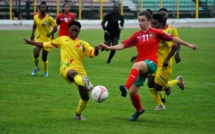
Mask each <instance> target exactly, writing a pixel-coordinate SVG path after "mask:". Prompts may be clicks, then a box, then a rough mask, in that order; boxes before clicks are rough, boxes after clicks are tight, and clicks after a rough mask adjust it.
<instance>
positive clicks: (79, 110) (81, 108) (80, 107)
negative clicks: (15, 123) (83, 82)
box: [75, 99, 88, 114]
mask: <svg viewBox="0 0 215 134" xmlns="http://www.w3.org/2000/svg"><path fill="white" fill-rule="evenodd" d="M87 103H88V101H84V100H82V99H80V101H79V104H78V107H77V109H76V111H75V112H76V113H77V114H81V113H82V111H84V109H85V108H86V106H87Z"/></svg>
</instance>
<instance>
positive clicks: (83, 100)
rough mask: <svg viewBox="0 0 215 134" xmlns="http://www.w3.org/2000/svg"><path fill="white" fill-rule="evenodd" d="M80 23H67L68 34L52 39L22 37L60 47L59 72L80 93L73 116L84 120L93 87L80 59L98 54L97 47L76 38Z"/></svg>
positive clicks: (45, 44)
mask: <svg viewBox="0 0 215 134" xmlns="http://www.w3.org/2000/svg"><path fill="white" fill-rule="evenodd" d="M80 29H81V24H80V23H79V22H78V21H75V20H74V21H72V22H70V23H69V33H70V36H61V37H58V38H56V39H55V40H53V41H48V42H35V41H31V40H28V39H26V38H24V40H25V43H26V44H30V45H34V46H37V47H39V48H60V54H61V66H60V73H61V75H62V77H63V78H64V79H65V80H67V81H68V82H69V83H73V82H74V83H75V84H76V87H77V88H78V91H79V94H80V101H79V104H78V107H77V109H76V111H75V114H74V118H75V119H77V120H86V118H85V117H83V116H82V115H81V114H82V112H83V111H84V109H85V108H86V106H87V103H88V101H89V91H91V90H92V89H93V86H92V84H91V83H90V82H89V79H88V77H87V73H86V71H85V69H84V66H83V63H82V60H83V58H84V57H85V56H88V57H90V58H92V57H94V56H97V55H98V54H99V47H95V48H93V47H92V46H90V45H89V44H88V43H87V42H86V41H84V40H81V39H79V38H78V35H79V33H80Z"/></svg>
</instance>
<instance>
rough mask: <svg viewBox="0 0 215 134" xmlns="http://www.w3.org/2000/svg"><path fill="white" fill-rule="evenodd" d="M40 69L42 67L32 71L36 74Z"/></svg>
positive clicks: (33, 74)
mask: <svg viewBox="0 0 215 134" xmlns="http://www.w3.org/2000/svg"><path fill="white" fill-rule="evenodd" d="M39 70H40V68H35V69H34V70H33V72H32V73H31V75H32V76H35V75H36V74H37V72H38V71H39Z"/></svg>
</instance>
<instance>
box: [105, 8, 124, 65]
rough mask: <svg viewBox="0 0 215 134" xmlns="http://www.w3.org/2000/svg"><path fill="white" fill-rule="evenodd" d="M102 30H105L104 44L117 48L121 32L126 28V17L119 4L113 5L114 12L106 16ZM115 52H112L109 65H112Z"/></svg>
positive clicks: (108, 61)
mask: <svg viewBox="0 0 215 134" xmlns="http://www.w3.org/2000/svg"><path fill="white" fill-rule="evenodd" d="M106 23H107V25H105V24H106ZM101 25H102V28H103V29H104V31H105V33H104V39H105V42H104V44H106V45H108V46H111V44H112V46H115V45H117V44H118V41H119V38H120V33H121V30H122V29H123V26H124V17H123V16H122V15H121V14H120V13H119V6H118V5H117V4H114V5H113V11H111V12H110V13H108V14H106V15H105V16H104V19H103V20H102V23H101ZM115 52H116V51H115V50H111V51H110V55H109V57H108V60H107V63H108V64H110V62H111V59H112V58H113V56H114V55H115Z"/></svg>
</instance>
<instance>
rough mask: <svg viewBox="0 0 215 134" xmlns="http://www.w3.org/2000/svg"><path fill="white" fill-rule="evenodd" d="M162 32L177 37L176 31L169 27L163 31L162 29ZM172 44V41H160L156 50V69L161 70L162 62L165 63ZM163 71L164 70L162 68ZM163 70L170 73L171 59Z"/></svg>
mask: <svg viewBox="0 0 215 134" xmlns="http://www.w3.org/2000/svg"><path fill="white" fill-rule="evenodd" d="M162 31H163V32H165V33H167V34H169V35H171V36H173V37H177V38H178V37H179V36H178V31H177V29H176V28H174V27H173V26H171V25H168V26H167V27H166V28H165V29H162ZM173 45H174V42H172V41H161V42H160V44H159V48H158V69H159V68H162V66H163V62H164V61H165V59H166V57H167V56H168V55H169V53H170V51H171V49H172V46H173ZM163 69H164V68H163ZM165 70H166V71H167V72H169V73H172V58H170V60H169V63H168V67H165Z"/></svg>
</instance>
